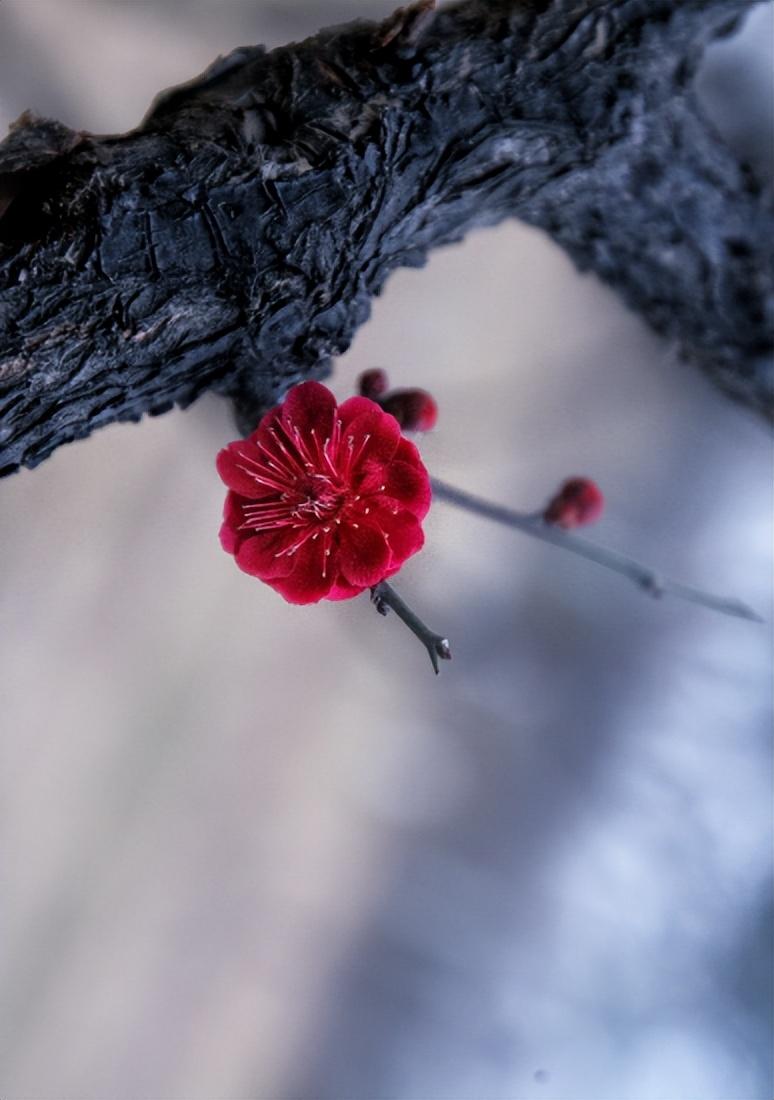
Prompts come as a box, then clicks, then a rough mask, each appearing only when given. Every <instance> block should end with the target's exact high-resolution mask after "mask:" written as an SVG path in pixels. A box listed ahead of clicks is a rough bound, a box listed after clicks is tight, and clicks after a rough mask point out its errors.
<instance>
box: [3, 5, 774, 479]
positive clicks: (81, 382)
mask: <svg viewBox="0 0 774 1100" xmlns="http://www.w3.org/2000/svg"><path fill="white" fill-rule="evenodd" d="M749 8H750V3H749V0H681V2H680V3H677V2H676V0H466V2H464V3H461V4H459V5H457V6H454V7H448V8H443V9H441V10H439V11H435V12H434V11H432V10H431V5H430V4H429V3H422V4H420V5H418V6H416V7H415V8H414V9H411V10H409V11H404V12H403V13H402V14H400V15H396V16H394V17H393V18H392V19H391V20H388V21H387V22H386V23H383V24H381V25H374V24H369V23H364V22H360V23H356V24H352V25H351V26H349V27H344V28H338V29H333V30H329V31H325V32H322V33H321V34H320V35H318V36H317V37H315V38H312V39H309V40H308V41H307V42H304V43H302V44H300V45H296V46H291V47H285V48H282V49H278V50H274V51H272V52H271V53H267V52H266V51H265V50H264V49H263V48H262V47H248V48H244V49H239V50H236V51H234V52H233V53H232V54H230V55H229V56H228V57H226V58H225V59H222V60H219V61H218V62H216V63H215V65H213V66H212V67H211V68H210V69H209V70H207V72H206V73H204V74H203V75H202V76H201V77H199V78H198V79H196V80H194V81H192V82H191V83H190V84H187V85H183V86H181V87H179V88H175V89H172V90H171V91H169V92H167V93H165V94H164V95H162V96H161V97H159V99H158V100H157V101H156V103H155V104H154V106H153V108H152V110H151V112H150V113H149V115H148V116H147V118H146V119H145V120H144V122H143V123H142V125H141V126H140V127H139V128H138V129H137V130H134V131H132V132H131V133H128V134H125V135H117V136H94V135H90V134H80V133H75V132H73V131H70V130H68V129H67V128H66V127H63V126H60V125H59V124H57V123H52V122H48V121H41V120H36V119H33V118H30V117H23V118H22V119H21V120H20V122H19V123H18V124H17V125H16V128H15V129H14V130H13V131H12V133H11V134H10V136H9V137H8V138H7V139H6V141H5V142H4V143H3V144H2V145H0V473H9V472H12V471H13V470H14V469H16V468H17V467H18V466H19V465H20V464H23V465H28V466H34V465H36V464H37V463H39V462H41V461H42V460H43V459H44V458H46V457H47V456H48V455H49V454H51V452H52V451H53V450H54V449H55V448H56V447H58V446H59V445H60V444H62V443H65V442H67V441H69V440H73V439H77V438H80V437H83V436H85V435H87V434H88V433H89V432H91V431H92V430H93V429H94V428H96V427H99V426H100V425H103V424H107V423H110V422H112V421H115V420H132V419H138V418H139V417H140V416H141V415H142V414H143V413H148V412H150V413H159V412H163V411H165V410H166V409H169V408H170V407H171V406H172V405H173V404H175V403H177V404H179V405H186V404H189V403H190V402H191V401H193V400H194V399H195V398H196V397H197V396H198V395H199V394H201V393H202V392H204V391H205V390H207V389H212V390H216V391H217V392H219V393H222V394H225V395H228V396H230V397H232V398H233V399H234V400H235V402H236V404H237V407H238V409H239V410H240V411H241V415H242V418H243V421H244V422H246V423H247V422H251V423H255V422H256V420H257V418H258V416H259V414H260V411H261V410H262V409H264V408H266V407H268V406H269V405H271V404H273V403H274V402H275V401H276V400H277V399H278V397H279V396H281V394H282V393H283V392H284V391H285V390H286V389H287V387H288V386H289V385H291V384H293V383H294V382H297V381H299V380H300V379H301V378H303V377H322V376H324V375H325V374H326V373H327V372H328V370H329V369H330V359H331V357H332V356H334V355H337V354H339V353H341V352H342V351H344V350H345V349H346V347H347V346H348V344H349V343H350V341H351V339H352V337H353V334H354V332H355V330H356V328H357V327H358V325H360V324H361V323H362V322H363V321H364V320H365V319H366V318H367V317H368V313H369V303H370V299H371V298H372V297H373V296H374V295H375V294H378V293H379V291H380V290H381V288H382V287H383V285H384V283H385V281H386V279H387V277H388V275H389V274H390V272H391V271H392V270H394V269H395V268H396V267H398V266H400V265H419V264H422V263H424V261H425V258H426V256H427V253H428V251H429V250H430V249H431V248H435V247H437V246H439V245H443V244H446V243H449V242H451V241H456V240H459V239H460V238H462V237H463V236H464V235H465V233H467V232H468V230H470V229H471V228H473V227H475V226H481V225H493V224H495V223H497V222H499V221H501V220H502V219H504V218H507V217H511V216H515V217H519V218H522V219H523V220H524V221H527V222H529V223H531V224H533V225H536V226H540V227H542V228H543V229H545V230H546V231H547V232H548V233H549V234H550V235H551V236H552V237H553V238H554V239H555V240H556V241H557V242H558V243H559V244H560V245H562V246H563V247H564V248H565V249H566V250H567V251H568V253H569V254H570V256H571V257H572V258H573V259H574V261H575V262H576V263H577V265H578V266H579V267H580V268H582V269H589V270H592V271H594V272H596V273H597V274H598V275H599V276H600V277H601V278H602V279H604V280H605V281H606V282H608V283H609V284H610V285H611V286H612V287H614V288H615V289H616V290H617V291H618V292H619V293H620V294H621V295H622V296H623V298H624V299H625V300H626V301H627V302H628V303H629V305H630V306H631V307H632V308H634V309H636V310H637V311H639V313H640V314H641V315H642V316H643V317H644V318H646V320H647V321H649V322H650V324H651V325H653V326H654V327H655V328H656V329H657V330H658V331H660V332H662V333H664V335H665V336H667V337H668V338H670V339H672V340H675V341H677V342H678V344H679V346H680V348H681V349H682V352H683V353H684V355H686V356H687V357H689V358H691V359H692V360H693V361H694V362H695V363H697V364H698V365H699V366H700V367H701V368H702V369H703V370H704V371H705V372H706V373H707V374H708V375H709V376H710V377H711V378H712V379H713V380H714V381H715V382H716V383H718V384H719V385H720V386H722V387H723V388H724V389H725V390H726V391H727V392H728V393H729V394H731V395H732V396H734V397H735V398H737V399H738V400H740V401H743V402H745V403H746V404H747V405H749V406H751V407H753V408H755V409H757V410H758V411H760V412H762V413H764V414H765V415H767V416H769V417H771V416H772V415H773V412H772V410H773V407H774V397H773V395H774V379H773V377H772V374H773V371H772V365H771V360H770V358H769V353H770V351H771V347H772V328H773V327H774V325H773V324H772V316H773V315H774V292H773V291H772V277H771V271H770V266H769V262H768V259H769V257H768V250H769V247H770V242H771V240H772V237H773V236H774V216H773V215H772V209H771V204H770V201H769V199H768V198H767V197H766V196H764V195H763V194H762V193H761V189H760V187H759V186H758V184H757V183H756V181H755V180H754V179H753V178H752V176H751V175H750V173H749V172H748V171H746V170H745V169H744V168H743V167H742V166H740V165H739V164H738V163H737V162H736V161H735V159H734V158H733V156H732V155H731V154H730V153H729V151H728V150H727V149H726V148H725V146H724V145H723V144H722V142H721V141H720V140H719V139H718V138H717V136H716V135H715V134H714V132H713V131H712V129H711V128H710V127H709V126H708V124H707V123H706V122H705V120H704V119H703V118H702V116H701V113H700V110H699V108H698V106H697V103H696V100H695V97H694V96H693V94H692V92H691V88H690V86H691V78H692V75H693V73H694V71H695V69H696V66H697V64H698V61H699V59H700V57H701V55H702V52H703V49H704V47H705V46H706V44H707V43H708V42H709V41H710V40H711V39H712V38H713V37H715V36H717V35H719V34H724V33H728V32H729V31H730V30H731V29H733V26H734V25H735V21H736V20H737V19H738V18H739V17H740V16H741V15H742V14H744V13H745V12H746V11H748V10H749Z"/></svg>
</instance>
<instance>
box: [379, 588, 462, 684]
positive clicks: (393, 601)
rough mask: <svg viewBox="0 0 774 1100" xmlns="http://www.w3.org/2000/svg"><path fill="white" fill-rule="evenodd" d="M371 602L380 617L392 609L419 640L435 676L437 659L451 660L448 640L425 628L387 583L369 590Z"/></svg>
mask: <svg viewBox="0 0 774 1100" xmlns="http://www.w3.org/2000/svg"><path fill="white" fill-rule="evenodd" d="M371 600H372V602H373V604H374V606H375V607H376V610H377V611H378V612H379V614H380V615H386V614H387V612H388V610H390V609H392V610H393V611H394V612H395V614H396V615H397V616H398V618H399V619H400V620H401V621H402V622H404V623H405V624H406V626H407V627H408V628H409V630H410V631H411V632H412V634H414V635H415V636H416V637H417V638H419V640H420V642H421V643H422V645H423V646H424V647H425V649H426V650H427V652H428V654H429V656H430V662H431V664H432V666H433V669H434V671H435V674H436V676H437V675H438V659H439V658H440V659H441V660H442V661H450V660H451V649H450V647H449V639H448V638H443V637H442V636H441V635H440V634H436V633H435V632H434V631H432V630H430V628H429V627H427V626H425V624H424V623H423V622H422V620H421V619H420V618H419V616H418V615H416V614H415V613H414V612H413V611H412V610H411V608H410V607H409V606H408V604H407V603H406V602H405V601H404V600H403V599H402V598H401V597H400V596H399V595H398V593H397V592H396V591H395V589H394V588H393V587H392V585H391V584H388V583H387V581H380V582H379V584H377V585H375V586H374V587H373V588H372V589H371Z"/></svg>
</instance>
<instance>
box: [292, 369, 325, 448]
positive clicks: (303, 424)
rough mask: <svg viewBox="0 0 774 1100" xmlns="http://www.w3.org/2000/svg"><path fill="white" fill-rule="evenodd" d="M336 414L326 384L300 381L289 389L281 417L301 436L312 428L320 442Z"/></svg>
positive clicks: (306, 434) (307, 433) (307, 434)
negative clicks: (296, 429)
mask: <svg viewBox="0 0 774 1100" xmlns="http://www.w3.org/2000/svg"><path fill="white" fill-rule="evenodd" d="M335 414H336V398H335V397H334V396H333V394H332V393H331V391H330V390H329V389H328V387H327V386H323V385H322V384H321V383H320V382H302V383H301V384H300V385H299V386H294V387H293V389H292V390H290V391H289V393H288V395H287V397H286V398H285V401H284V404H283V405H282V417H283V420H284V421H285V423H286V424H287V425H288V426H289V427H291V429H292V428H298V431H299V433H300V435H301V436H302V437H303V438H306V437H308V436H309V435H310V434H311V431H312V429H313V428H314V430H315V433H316V435H317V438H318V439H319V440H321V442H325V440H326V439H327V438H328V437H329V436H330V434H331V433H332V431H333V418H334V416H335Z"/></svg>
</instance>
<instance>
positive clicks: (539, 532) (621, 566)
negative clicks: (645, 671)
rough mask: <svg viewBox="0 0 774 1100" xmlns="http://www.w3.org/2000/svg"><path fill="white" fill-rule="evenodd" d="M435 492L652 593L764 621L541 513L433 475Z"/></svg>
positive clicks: (732, 601)
mask: <svg viewBox="0 0 774 1100" xmlns="http://www.w3.org/2000/svg"><path fill="white" fill-rule="evenodd" d="M431 484H432V486H433V493H434V495H435V497H436V499H437V500H445V501H446V502H447V503H448V504H453V505H454V506H455V507H456V508H462V509H464V510H465V511H466V512H473V513H474V514H475V515H478V516H483V517H485V518H486V519H491V520H494V522H495V523H501V524H503V526H505V527H513V528H516V530H518V531H523V532H524V533H525V534H526V535H531V536H532V538H536V539H540V540H541V542H550V543H551V545H552V546H561V547H562V548H563V549H564V550H569V551H570V552H571V553H573V554H577V555H578V556H579V557H582V558H586V559H587V560H588V561H593V562H596V564H597V565H602V566H604V567H605V569H612V570H613V572H615V573H620V574H621V576H623V577H628V578H629V580H631V581H633V582H634V583H635V584H636V585H637V587H638V588H641V589H642V590H643V591H645V592H648V593H649V594H650V595H651V596H665V595H672V596H677V597H678V598H679V599H682V600H689V601H690V602H691V603H697V604H701V605H702V607H708V608H710V609H711V610H712V611H719V612H720V613H721V614H722V615H732V616H734V617H736V618H738V619H749V620H750V621H751V622H757V623H761V622H763V621H764V620H763V619H762V618H761V616H760V615H759V614H758V613H757V611H754V610H753V609H752V608H751V607H748V605H747V604H746V603H743V602H742V601H741V600H737V599H735V598H734V597H726V596H715V595H713V594H712V593H711V592H704V591H702V590H701V589H700V588H694V587H692V586H691V585H688V584H682V583H681V582H680V581H673V580H670V579H669V578H668V577H664V576H662V575H661V574H660V573H657V572H656V571H655V570H653V569H651V568H650V567H649V566H647V565H643V564H642V563H641V562H638V561H635V559H634V558H630V557H629V556H628V554H621V553H619V551H617V550H610V549H608V548H607V547H605V546H598V545H597V544H596V543H594V542H589V540H588V539H584V538H580V537H579V536H578V535H573V534H570V533H569V532H568V531H562V530H561V529H560V528H558V527H551V526H549V525H548V524H546V523H545V522H544V521H543V519H542V513H539V512H538V513H528V512H517V511H515V510H514V509H513V508H506V507H504V506H503V505H502V504H493V503H492V502H491V501H488V500H482V498H481V497H477V496H474V495H473V494H472V493H466V492H464V490H462V489H457V488H455V487H454V486H453V485H447V484H446V482H443V481H439V480H438V478H431Z"/></svg>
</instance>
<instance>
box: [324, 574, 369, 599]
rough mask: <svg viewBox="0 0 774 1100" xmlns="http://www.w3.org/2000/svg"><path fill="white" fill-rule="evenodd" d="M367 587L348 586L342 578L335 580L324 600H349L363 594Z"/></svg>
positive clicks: (360, 585) (358, 585) (359, 585)
mask: <svg viewBox="0 0 774 1100" xmlns="http://www.w3.org/2000/svg"><path fill="white" fill-rule="evenodd" d="M367 587H368V585H362V584H349V582H348V581H345V580H344V578H343V577H342V576H339V577H338V578H337V579H336V582H335V584H334V585H333V588H332V589H331V590H330V592H329V593H328V595H327V596H326V599H328V600H351V599H352V598H353V596H359V595H360V593H361V592H365V590H366V588H367Z"/></svg>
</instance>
